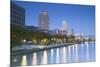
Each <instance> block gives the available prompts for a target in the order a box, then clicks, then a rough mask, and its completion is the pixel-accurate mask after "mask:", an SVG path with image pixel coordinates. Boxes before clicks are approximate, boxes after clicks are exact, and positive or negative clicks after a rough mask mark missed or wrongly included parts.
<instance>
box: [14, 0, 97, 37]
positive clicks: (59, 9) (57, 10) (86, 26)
mask: <svg viewBox="0 0 100 67" xmlns="http://www.w3.org/2000/svg"><path fill="white" fill-rule="evenodd" d="M15 3H16V4H18V5H20V6H22V7H24V8H25V10H26V25H31V26H38V16H39V13H40V12H41V11H47V12H48V14H49V18H50V21H49V23H50V24H49V27H50V29H51V30H52V29H61V27H62V20H66V21H67V24H68V32H70V31H71V29H74V31H75V33H78V32H83V33H84V34H85V35H95V6H89V5H72V4H54V3H40V2H25V1H15Z"/></svg>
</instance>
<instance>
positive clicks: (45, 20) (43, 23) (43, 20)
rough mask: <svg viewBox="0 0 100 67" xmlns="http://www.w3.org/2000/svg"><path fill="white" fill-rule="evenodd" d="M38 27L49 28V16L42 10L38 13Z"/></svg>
mask: <svg viewBox="0 0 100 67" xmlns="http://www.w3.org/2000/svg"><path fill="white" fill-rule="evenodd" d="M38 25H39V28H41V29H43V30H49V16H48V12H46V11H42V12H40V14H39V24H38Z"/></svg>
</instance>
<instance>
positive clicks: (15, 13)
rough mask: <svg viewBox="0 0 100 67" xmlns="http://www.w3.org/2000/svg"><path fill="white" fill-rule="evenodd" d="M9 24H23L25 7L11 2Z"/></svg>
mask: <svg viewBox="0 0 100 67" xmlns="http://www.w3.org/2000/svg"><path fill="white" fill-rule="evenodd" d="M10 18H11V20H10V21H11V24H15V25H19V26H25V9H24V8H22V7H21V6H19V5H17V4H15V3H13V2H11V15H10Z"/></svg>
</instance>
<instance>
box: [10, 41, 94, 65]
mask: <svg viewBox="0 0 100 67" xmlns="http://www.w3.org/2000/svg"><path fill="white" fill-rule="evenodd" d="M31 55H32V56H31ZM13 57H14V58H12V61H11V63H12V65H13V64H14V65H17V66H19V65H21V66H23V65H24V66H25V65H38V64H55V63H57V64H58V63H72V62H87V61H90V62H91V61H95V43H87V42H86V43H82V44H75V45H71V46H65V47H60V48H52V49H48V50H44V51H40V52H35V53H29V54H25V55H19V56H18V55H17V56H13ZM19 58H21V59H19Z"/></svg>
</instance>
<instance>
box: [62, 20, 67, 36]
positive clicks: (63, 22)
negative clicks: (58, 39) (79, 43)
mask: <svg viewBox="0 0 100 67" xmlns="http://www.w3.org/2000/svg"><path fill="white" fill-rule="evenodd" d="M67 28H68V27H67V22H66V20H63V21H62V29H61V30H62V34H63V35H67V31H68V30H67Z"/></svg>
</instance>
